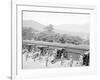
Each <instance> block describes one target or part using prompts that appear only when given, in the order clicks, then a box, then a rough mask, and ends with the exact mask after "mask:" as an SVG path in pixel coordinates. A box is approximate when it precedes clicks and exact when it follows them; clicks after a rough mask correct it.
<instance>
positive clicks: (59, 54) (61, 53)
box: [27, 46, 90, 66]
mask: <svg viewBox="0 0 100 80" xmlns="http://www.w3.org/2000/svg"><path fill="white" fill-rule="evenodd" d="M36 48H37V49H36V50H39V52H40V53H38V54H36V55H35V58H37V57H39V56H47V58H46V66H48V65H47V63H48V58H49V57H50V56H52V55H53V56H54V59H53V60H52V61H51V63H52V64H54V63H56V62H57V61H59V60H60V61H61V64H62V62H63V61H64V60H70V61H71V64H70V66H72V64H73V56H70V57H68V52H67V50H66V49H65V48H60V49H59V48H56V49H50V48H48V47H36ZM54 50H56V51H55V53H53V51H54ZM32 51H33V50H32V48H31V46H29V47H28V49H27V53H29V52H32ZM50 51H51V52H50ZM32 54H34V53H32ZM54 54H55V55H54ZM89 56H90V55H89V51H87V52H85V53H84V54H83V55H80V58H81V59H80V61H81V66H89ZM35 58H34V59H35Z"/></svg>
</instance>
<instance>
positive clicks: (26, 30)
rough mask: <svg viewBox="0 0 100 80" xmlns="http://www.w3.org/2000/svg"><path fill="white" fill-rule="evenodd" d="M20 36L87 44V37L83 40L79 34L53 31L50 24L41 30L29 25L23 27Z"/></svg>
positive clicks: (25, 38)
mask: <svg viewBox="0 0 100 80" xmlns="http://www.w3.org/2000/svg"><path fill="white" fill-rule="evenodd" d="M22 38H23V40H36V41H45V42H58V43H69V44H75V45H80V44H87V45H89V39H87V40H84V39H82V38H81V37H79V36H72V35H68V34H60V33H55V32H54V28H53V25H52V24H50V25H49V26H47V27H45V29H44V31H42V32H39V31H37V30H35V29H33V28H30V27H23V31H22Z"/></svg>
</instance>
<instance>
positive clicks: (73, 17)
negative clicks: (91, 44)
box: [23, 12, 90, 32]
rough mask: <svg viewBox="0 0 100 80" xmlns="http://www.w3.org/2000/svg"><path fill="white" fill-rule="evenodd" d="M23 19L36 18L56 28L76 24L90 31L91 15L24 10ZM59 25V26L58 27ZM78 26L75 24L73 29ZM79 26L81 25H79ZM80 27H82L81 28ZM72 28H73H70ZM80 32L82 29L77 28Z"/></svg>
mask: <svg viewBox="0 0 100 80" xmlns="http://www.w3.org/2000/svg"><path fill="white" fill-rule="evenodd" d="M23 20H34V21H37V22H39V23H41V24H43V25H49V24H53V25H54V28H55V29H59V30H62V31H63V30H65V28H66V27H65V26H64V28H62V27H60V25H66V24H72V25H73V24H75V25H80V27H81V28H83V29H84V30H83V32H89V24H90V15H84V14H63V13H45V12H23ZM58 26H59V27H58ZM75 27H76V26H74V28H73V30H74V29H75ZM78 27H79V26H78ZM81 28H80V29H81ZM70 30H71V29H70ZM76 31H78V32H80V31H82V29H81V30H80V31H79V30H76Z"/></svg>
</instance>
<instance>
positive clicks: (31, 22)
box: [23, 20, 45, 31]
mask: <svg viewBox="0 0 100 80" xmlns="http://www.w3.org/2000/svg"><path fill="white" fill-rule="evenodd" d="M23 27H31V28H33V29H34V30H37V31H43V30H44V28H45V25H43V24H40V23H38V22H36V21H34V20H23Z"/></svg>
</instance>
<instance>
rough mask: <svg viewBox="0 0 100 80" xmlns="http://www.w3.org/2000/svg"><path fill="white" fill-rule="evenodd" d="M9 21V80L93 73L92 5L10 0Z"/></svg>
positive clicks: (94, 21) (93, 26)
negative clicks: (10, 23)
mask: <svg viewBox="0 0 100 80" xmlns="http://www.w3.org/2000/svg"><path fill="white" fill-rule="evenodd" d="M11 19H12V53H11V56H12V59H11V60H12V61H11V63H12V64H11V79H12V80H15V79H16V80H19V79H21V80H29V79H35V78H44V77H55V76H68V75H81V74H82V75H84V74H92V73H95V72H96V69H97V68H96V67H97V66H96V55H97V54H96V45H95V44H96V40H95V39H96V32H95V27H96V8H95V7H94V6H79V5H61V4H47V3H31V2H29V3H27V2H23V1H20V2H17V1H16V0H13V1H12V17H11ZM94 54H95V55H94Z"/></svg>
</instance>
